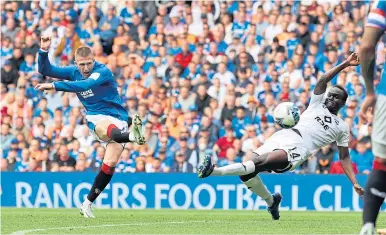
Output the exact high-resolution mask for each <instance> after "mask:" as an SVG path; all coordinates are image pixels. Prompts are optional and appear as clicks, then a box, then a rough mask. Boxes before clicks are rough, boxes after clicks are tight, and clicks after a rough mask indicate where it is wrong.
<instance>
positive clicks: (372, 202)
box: [360, 1, 386, 235]
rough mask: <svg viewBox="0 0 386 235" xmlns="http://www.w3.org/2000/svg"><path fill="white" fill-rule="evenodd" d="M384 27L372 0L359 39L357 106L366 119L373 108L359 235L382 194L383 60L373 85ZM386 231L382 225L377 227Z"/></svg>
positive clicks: (385, 178) (385, 4)
mask: <svg viewBox="0 0 386 235" xmlns="http://www.w3.org/2000/svg"><path fill="white" fill-rule="evenodd" d="M385 30H386V1H374V3H373V6H372V9H371V11H370V13H369V15H368V18H367V23H366V27H365V30H364V34H363V38H362V40H361V47H360V57H361V71H362V75H363V77H364V79H365V83H366V98H365V100H364V102H363V104H362V106H361V111H360V117H361V119H362V120H364V121H367V120H366V113H367V112H368V111H369V108H371V109H370V110H371V111H374V117H373V132H372V134H371V145H372V150H373V154H374V156H375V158H374V164H373V170H372V172H371V173H370V175H369V178H368V179H367V183H366V190H365V191H366V193H365V195H364V197H363V200H364V203H363V217H362V220H363V227H362V230H361V233H360V234H361V235H365V234H366V235H367V234H375V225H376V221H377V217H378V213H379V209H380V208H381V206H382V203H383V201H384V200H385V198H386V122H385V119H386V71H385V68H386V64H385V63H383V71H382V75H381V81H380V82H379V84H378V87H377V93H378V94H377V96H376V92H375V89H374V81H373V80H374V67H375V61H376V56H375V55H376V53H375V49H376V46H377V43H378V41H379V39H381V38H382V37H383V35H384V33H385ZM378 233H382V234H383V233H386V229H383V232H382V231H378Z"/></svg>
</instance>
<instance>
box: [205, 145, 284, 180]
mask: <svg viewBox="0 0 386 235" xmlns="http://www.w3.org/2000/svg"><path fill="white" fill-rule="evenodd" d="M289 164H290V163H289V162H288V157H287V153H286V152H285V151H283V150H275V151H273V152H270V153H265V154H262V155H258V154H256V153H253V157H252V159H251V160H249V161H246V162H244V163H235V164H231V165H228V166H223V167H214V169H213V172H212V173H211V175H217V176H224V175H239V176H245V177H243V179H246V180H248V179H249V178H252V177H254V176H255V175H256V174H257V173H259V172H262V171H270V170H282V169H285V168H286V167H288V165H289ZM246 180H243V181H246Z"/></svg>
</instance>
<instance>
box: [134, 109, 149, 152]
mask: <svg viewBox="0 0 386 235" xmlns="http://www.w3.org/2000/svg"><path fill="white" fill-rule="evenodd" d="M133 132H134V137H135V142H136V143H137V144H138V145H143V144H145V143H146V140H145V137H144V136H143V129H142V120H141V118H140V117H139V115H138V114H135V115H134V119H133Z"/></svg>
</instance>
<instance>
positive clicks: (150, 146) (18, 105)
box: [0, 0, 385, 174]
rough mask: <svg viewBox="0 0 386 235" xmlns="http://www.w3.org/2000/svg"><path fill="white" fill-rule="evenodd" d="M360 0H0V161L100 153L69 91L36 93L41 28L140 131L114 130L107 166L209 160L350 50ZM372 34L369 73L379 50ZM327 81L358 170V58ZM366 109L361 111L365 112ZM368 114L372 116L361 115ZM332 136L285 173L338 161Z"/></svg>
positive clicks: (177, 167)
mask: <svg viewBox="0 0 386 235" xmlns="http://www.w3.org/2000/svg"><path fill="white" fill-rule="evenodd" d="M369 6H370V4H369V1H338V0H331V1H327V0H323V1H272V0H265V1H264V0H260V1H256V0H253V1H233V0H226V1H225V0H224V1H213V0H203V1H201V0H200V1H176V2H175V1H167V0H166V1H148V2H144V1H137V2H136V1H131V0H129V1H118V0H117V1H93V0H91V1H89V0H75V1H56V0H54V1H45V0H38V1H37V0H34V1H2V2H1V9H2V11H1V94H0V97H1V150H2V153H1V154H2V158H1V164H0V165H1V170H2V171H17V172H26V171H51V172H55V171H97V170H98V169H99V167H100V166H101V162H102V159H103V156H104V152H105V149H104V146H103V144H101V143H99V142H97V141H95V140H94V139H93V137H92V136H91V135H90V133H89V130H88V128H87V125H86V123H85V110H84V108H83V107H82V105H81V103H80V102H79V100H78V98H77V97H76V94H73V93H63V92H49V93H47V94H43V93H41V92H39V91H36V90H34V86H35V85H36V84H38V83H39V82H43V81H54V80H55V78H50V77H42V76H41V75H40V74H39V73H38V72H37V71H38V70H37V52H38V50H39V39H40V36H41V35H43V34H44V35H52V44H51V48H50V50H49V57H50V61H51V63H52V64H56V65H60V66H66V65H69V64H73V60H74V52H75V50H76V49H77V47H79V46H80V45H89V46H91V47H92V48H93V49H94V52H95V57H96V60H97V61H99V62H102V63H105V64H106V65H107V66H108V67H109V68H110V69H111V70H112V71H113V73H114V75H115V78H116V81H117V83H118V86H119V88H118V90H119V93H120V94H121V96H122V100H123V102H124V104H125V106H126V108H127V110H128V112H129V114H130V115H132V114H134V113H139V115H140V116H141V117H142V118H143V120H144V132H145V136H146V139H147V144H146V145H143V146H137V145H135V144H131V143H128V144H126V147H125V150H124V151H123V153H122V156H121V160H120V162H119V164H118V165H117V167H116V172H196V168H197V165H198V164H199V162H200V161H201V159H202V158H203V156H204V155H205V154H212V155H213V156H214V159H215V160H216V161H217V164H218V165H220V166H223V165H227V164H231V163H234V162H242V161H245V160H247V159H249V157H250V155H251V150H254V149H256V148H258V147H259V146H260V145H262V144H263V143H264V141H265V140H266V139H267V138H268V137H269V136H270V135H272V134H273V133H274V132H275V131H276V130H278V126H276V125H275V124H274V120H273V117H272V111H273V109H274V107H275V105H277V104H278V103H279V102H283V101H291V102H294V103H296V104H297V105H298V106H299V108H300V109H301V111H304V110H305V109H306V108H307V105H308V102H309V99H310V94H311V91H312V90H313V87H314V86H315V84H316V81H317V80H318V78H319V77H320V76H321V74H323V73H324V72H325V71H327V70H328V69H330V68H332V67H333V66H335V65H337V64H338V63H340V62H341V61H342V60H344V59H345V58H346V57H347V56H348V55H349V54H350V53H351V52H353V51H356V52H358V48H359V43H360V41H361V35H362V33H363V29H364V25H365V23H366V15H367V13H368V9H369ZM384 51H385V50H384V45H383V43H382V42H381V43H379V45H378V47H377V61H376V63H377V72H376V82H378V81H379V79H380V72H381V69H380V68H381V67H380V66H378V65H380V64H383V62H384ZM332 84H340V85H342V86H344V87H346V88H347V91H348V93H349V98H348V101H347V104H346V106H345V107H344V108H342V110H341V112H340V113H339V116H340V117H341V118H342V119H343V120H344V121H345V122H346V123H347V124H348V125H349V126H350V128H351V141H350V151H351V158H352V160H353V164H354V165H355V170H356V172H357V173H364V174H366V173H368V172H369V171H370V170H371V167H372V160H373V154H372V152H371V142H370V141H371V140H370V136H371V130H372V126H371V123H370V124H368V125H363V124H362V123H360V121H359V120H358V116H357V114H358V110H359V107H360V104H361V102H362V100H363V98H364V95H365V87H364V82H363V78H362V77H361V75H360V67H359V66H358V67H350V68H347V69H346V70H345V71H344V72H342V73H340V74H339V75H337V76H336V77H335V78H334V79H333V81H332ZM369 116H371V114H369ZM370 118H371V117H370ZM337 160H338V153H337V148H336V146H335V145H331V146H327V147H325V148H322V149H321V150H320V151H318V152H317V153H315V155H314V156H312V157H311V158H310V159H309V160H308V161H307V162H305V163H304V164H303V165H302V166H300V167H299V168H298V169H297V170H296V173H318V174H319V173H320V174H330V173H336V174H339V173H343V170H342V168H341V167H340V163H339V161H337Z"/></svg>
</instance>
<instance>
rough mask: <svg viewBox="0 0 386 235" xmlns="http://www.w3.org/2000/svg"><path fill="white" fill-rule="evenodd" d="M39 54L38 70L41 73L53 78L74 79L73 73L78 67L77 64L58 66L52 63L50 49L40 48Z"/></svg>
mask: <svg viewBox="0 0 386 235" xmlns="http://www.w3.org/2000/svg"><path fill="white" fill-rule="evenodd" d="M38 54H39V55H38V71H39V73H40V74H42V75H44V76H49V77H53V78H59V79H64V80H72V74H73V73H74V71H75V69H76V67H75V66H66V67H57V66H55V65H52V64H51V63H50V60H49V59H48V51H43V50H41V49H40V50H39V53H38Z"/></svg>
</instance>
